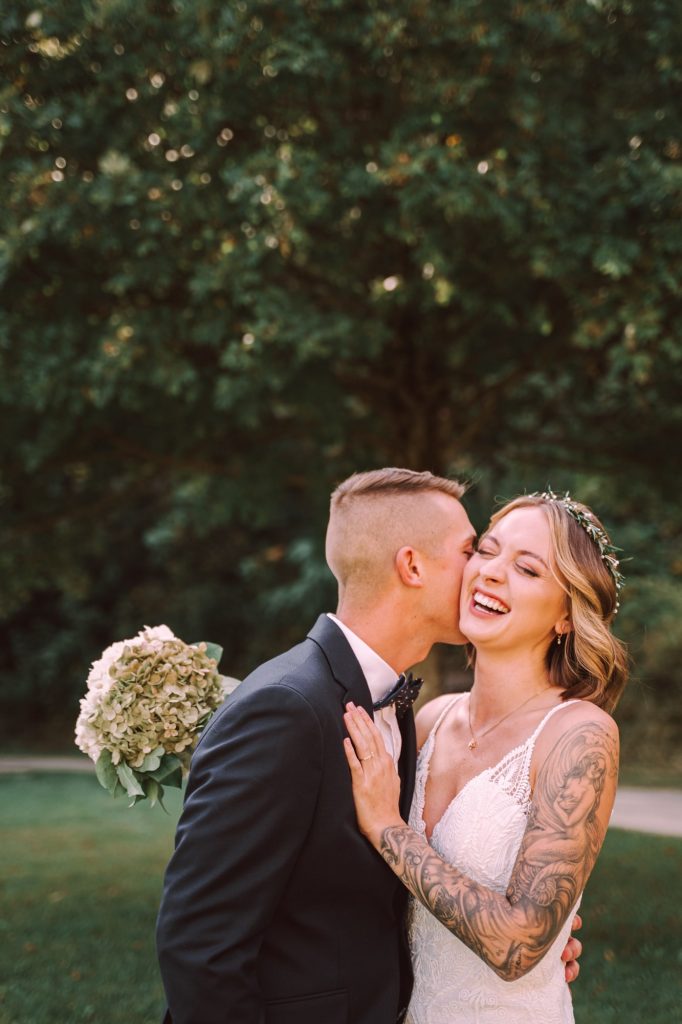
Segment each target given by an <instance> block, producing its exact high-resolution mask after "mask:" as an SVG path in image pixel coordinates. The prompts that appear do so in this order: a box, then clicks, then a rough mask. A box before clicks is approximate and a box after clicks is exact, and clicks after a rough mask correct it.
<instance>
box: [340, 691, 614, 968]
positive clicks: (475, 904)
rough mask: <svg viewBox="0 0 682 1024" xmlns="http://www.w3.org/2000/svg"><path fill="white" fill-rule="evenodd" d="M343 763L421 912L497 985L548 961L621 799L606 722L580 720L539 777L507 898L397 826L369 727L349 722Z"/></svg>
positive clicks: (383, 764) (366, 818) (363, 817)
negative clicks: (467, 951)
mask: <svg viewBox="0 0 682 1024" xmlns="http://www.w3.org/2000/svg"><path fill="white" fill-rule="evenodd" d="M346 723H347V726H348V731H349V734H350V736H351V739H352V740H353V744H354V747H353V745H352V744H351V743H350V742H349V741H348V740H347V741H346V754H347V757H348V762H349V765H350V768H351V775H352V779H353V793H354V796H355V800H356V807H357V812H358V822H359V825H360V828H361V830H362V832H363V833H364V834H365V835H366V836H367V838H368V839H369V840H370V842H371V843H372V845H373V846H374V847H375V848H376V849H377V850H378V852H379V853H380V854H381V856H382V857H383V858H384V860H385V861H386V863H387V864H388V865H389V867H390V868H391V869H392V870H393V871H394V872H395V874H396V875H397V876H398V877H399V878H400V880H401V881H402V882H403V884H404V885H405V886H407V888H408V889H409V890H410V892H412V894H413V895H414V896H416V897H417V899H419V900H421V902H422V903H423V904H424V906H425V907H426V908H427V909H428V910H430V911H431V913H432V914H434V915H435V916H436V917H437V918H438V919H439V920H440V921H441V922H442V923H443V924H444V925H445V926H446V927H447V928H448V929H450V931H452V932H453V933H454V934H455V935H457V937H458V938H459V939H461V941H462V942H464V943H466V945H467V946H469V948H470V949H471V950H473V952H474V953H476V954H477V955H478V956H479V957H481V959H482V960H484V961H485V962H486V963H487V964H488V966H489V967H491V968H492V969H493V970H494V971H495V972H496V974H498V975H499V977H500V978H503V979H504V980H506V981H514V980H515V979H516V978H519V977H522V976H523V975H524V974H527V973H528V971H530V970H531V969H532V968H533V967H534V966H535V965H536V964H537V963H538V962H539V961H540V960H541V959H542V957H543V956H544V955H545V953H546V952H547V950H548V949H549V948H550V946H551V945H552V943H553V941H554V939H555V938H556V937H557V935H558V933H559V931H560V930H561V928H562V927H563V925H564V923H565V922H566V921H567V919H568V916H569V914H570V912H571V909H572V908H573V906H574V905H575V902H576V900H577V898H578V896H579V894H580V893H581V891H582V890H583V888H584V886H585V883H586V881H587V879H588V877H589V875H590V872H591V871H592V868H593V866H594V862H595V860H596V858H597V854H598V853H599V850H600V848H601V845H602V842H603V840H604V835H605V833H606V827H607V825H608V820H609V816H610V813H611V808H612V806H613V800H614V797H615V789H616V781H617V774H618V731H617V728H616V726H615V723H613V721H612V720H611V719H609V718H608V716H606V715H602V714H600V715H599V716H598V718H597V720H595V721H591V720H584V719H581V720H579V721H577V722H576V721H574V722H573V724H571V725H569V727H568V728H567V729H566V731H565V732H563V733H562V734H561V736H560V738H559V740H558V742H557V743H556V745H555V746H554V748H553V750H552V751H551V752H550V753H549V754H548V756H547V758H546V760H545V762H544V764H543V766H542V769H541V770H540V772H539V775H538V780H537V784H536V787H535V793H534V796H533V801H532V804H531V811H530V814H529V819H528V825H527V828H526V831H525V833H524V836H523V840H522V843H521V847H520V850H519V854H518V857H517V859H516V863H515V865H514V869H513V871H512V875H511V878H510V881H509V885H508V888H507V891H506V893H498V892H495V891H493V890H492V889H488V888H486V886H484V885H480V884H479V883H478V882H475V881H473V879H471V878H469V877H468V876H467V875H464V874H463V873H462V872H461V871H458V870H457V869H456V868H454V867H452V866H451V865H450V864H447V863H446V862H445V861H444V860H443V859H442V857H440V856H439V855H438V854H437V853H436V852H435V851H434V850H433V849H432V848H431V847H430V846H429V844H428V843H427V842H426V841H425V840H424V839H423V838H422V837H420V836H418V835H417V834H416V833H415V832H414V831H413V830H412V829H411V828H409V827H408V825H406V824H405V822H404V821H403V820H402V819H401V818H400V815H399V813H398V811H397V798H396V793H397V791H396V785H395V781H394V779H395V772H394V770H393V764H392V760H391V759H390V758H389V757H388V755H386V754H385V750H384V748H383V743H382V742H381V738H380V737H378V734H376V735H375V733H376V730H375V727H374V725H373V723H372V721H371V719H370V718H369V716H368V715H366V714H365V713H364V712H362V711H361V710H360V711H358V710H357V709H356V710H353V711H352V712H351V713H350V714H349V715H348V716H347V718H346Z"/></svg>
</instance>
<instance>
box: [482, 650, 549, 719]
mask: <svg viewBox="0 0 682 1024" xmlns="http://www.w3.org/2000/svg"><path fill="white" fill-rule="evenodd" d="M548 686H549V679H548V677H547V669H546V667H545V662H544V654H543V653H542V652H540V651H538V652H529V651H528V650H524V651H518V652H514V651H508V650H507V651H481V650H478V651H477V652H476V668H475V671H474V685H473V687H472V689H471V693H472V699H473V700H474V701H475V703H476V710H477V717H478V718H479V720H480V719H485V718H486V717H488V716H491V717H492V716H494V715H501V714H504V713H505V712H507V711H510V710H511V709H512V708H514V707H517V706H518V705H519V704H521V703H522V702H523V701H524V700H528V699H529V698H530V697H531V696H532V695H533V694H539V693H541V692H542V691H543V690H544V689H546V688H547V687H548Z"/></svg>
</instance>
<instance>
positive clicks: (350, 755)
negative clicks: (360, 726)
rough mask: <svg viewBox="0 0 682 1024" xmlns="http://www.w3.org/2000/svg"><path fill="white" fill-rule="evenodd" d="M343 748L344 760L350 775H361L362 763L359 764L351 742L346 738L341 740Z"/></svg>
mask: <svg viewBox="0 0 682 1024" xmlns="http://www.w3.org/2000/svg"><path fill="white" fill-rule="evenodd" d="M343 749H344V750H345V752H346V760H347V761H348V767H349V768H350V773H351V776H355V775H362V765H361V764H360V760H359V758H358V755H357V754H356V753H355V749H354V747H353V744H352V743H351V741H350V740H349V739H348V738H346V739H344V741H343Z"/></svg>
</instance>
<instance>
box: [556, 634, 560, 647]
mask: <svg viewBox="0 0 682 1024" xmlns="http://www.w3.org/2000/svg"><path fill="white" fill-rule="evenodd" d="M556 645H557V647H561V633H557V635H556Z"/></svg>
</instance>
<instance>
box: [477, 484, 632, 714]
mask: <svg viewBox="0 0 682 1024" xmlns="http://www.w3.org/2000/svg"><path fill="white" fill-rule="evenodd" d="M572 503H573V506H574V507H575V508H576V509H577V510H578V511H580V512H582V513H583V514H584V515H585V516H587V517H588V518H589V519H590V520H591V521H592V522H593V523H595V524H596V525H597V526H598V527H599V529H600V530H604V527H603V526H602V524H601V522H600V521H599V519H598V518H597V516H595V514H594V512H593V511H592V510H591V509H590V508H588V507H587V505H582V504H581V503H580V502H577V501H572ZM538 507H539V508H541V509H542V511H543V512H544V514H545V516H546V517H547V521H548V523H549V528H550V533H551V537H552V547H553V556H554V566H553V568H554V572H555V574H556V578H557V580H558V581H559V583H560V585H561V586H562V587H563V589H564V590H565V591H566V595H567V597H568V612H569V617H570V620H571V626H572V629H571V631H570V632H569V633H568V634H566V635H565V637H564V643H563V644H561V645H560V646H559V645H558V644H556V643H555V642H554V641H552V642H551V643H550V644H549V646H548V649H547V654H546V665H547V670H548V672H549V679H550V682H551V683H552V684H553V685H554V686H560V687H562V689H563V692H562V695H561V696H562V698H563V700H572V699H574V698H576V697H580V698H582V699H583V700H589V701H591V702H592V703H593V704H596V705H597V706H598V707H600V708H603V709H604V710H605V711H608V712H611V711H613V709H614V708H615V707H616V704H617V703H618V701H619V699H620V696H621V694H622V692H623V689H624V687H625V684H626V682H627V679H628V674H629V658H628V654H627V650H626V648H625V645H624V644H623V643H622V642H621V641H620V640H619V639H618V638H617V637H616V636H614V635H613V633H612V632H611V624H612V623H613V619H614V616H615V614H616V611H617V600H618V594H617V590H616V584H615V580H614V578H613V576H612V574H611V572H610V571H609V570H608V568H607V567H606V565H605V564H604V561H603V559H602V557H601V554H600V551H599V547H598V546H597V544H596V543H595V542H594V541H593V540H592V539H591V537H590V536H589V534H588V533H587V532H586V531H585V530H584V529H583V527H582V526H580V524H579V523H578V522H577V521H576V520H575V519H574V518H573V516H572V515H571V514H570V513H569V512H568V511H567V509H566V506H565V505H563V504H562V502H561V499H558V500H554V499H552V498H548V497H545V496H540V495H522V496H521V497H519V498H514V499H513V500H512V501H510V502H508V503H507V504H506V505H504V506H503V507H502V508H501V509H499V511H497V512H495V514H494V515H493V516H492V517H491V520H490V525H491V526H494V525H495V524H496V523H498V522H499V521H500V519H503V518H504V517H505V516H507V515H509V513H510V512H513V511H515V510H516V509H519V508H538ZM604 535H605V536H607V535H606V531H605V530H604Z"/></svg>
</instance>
